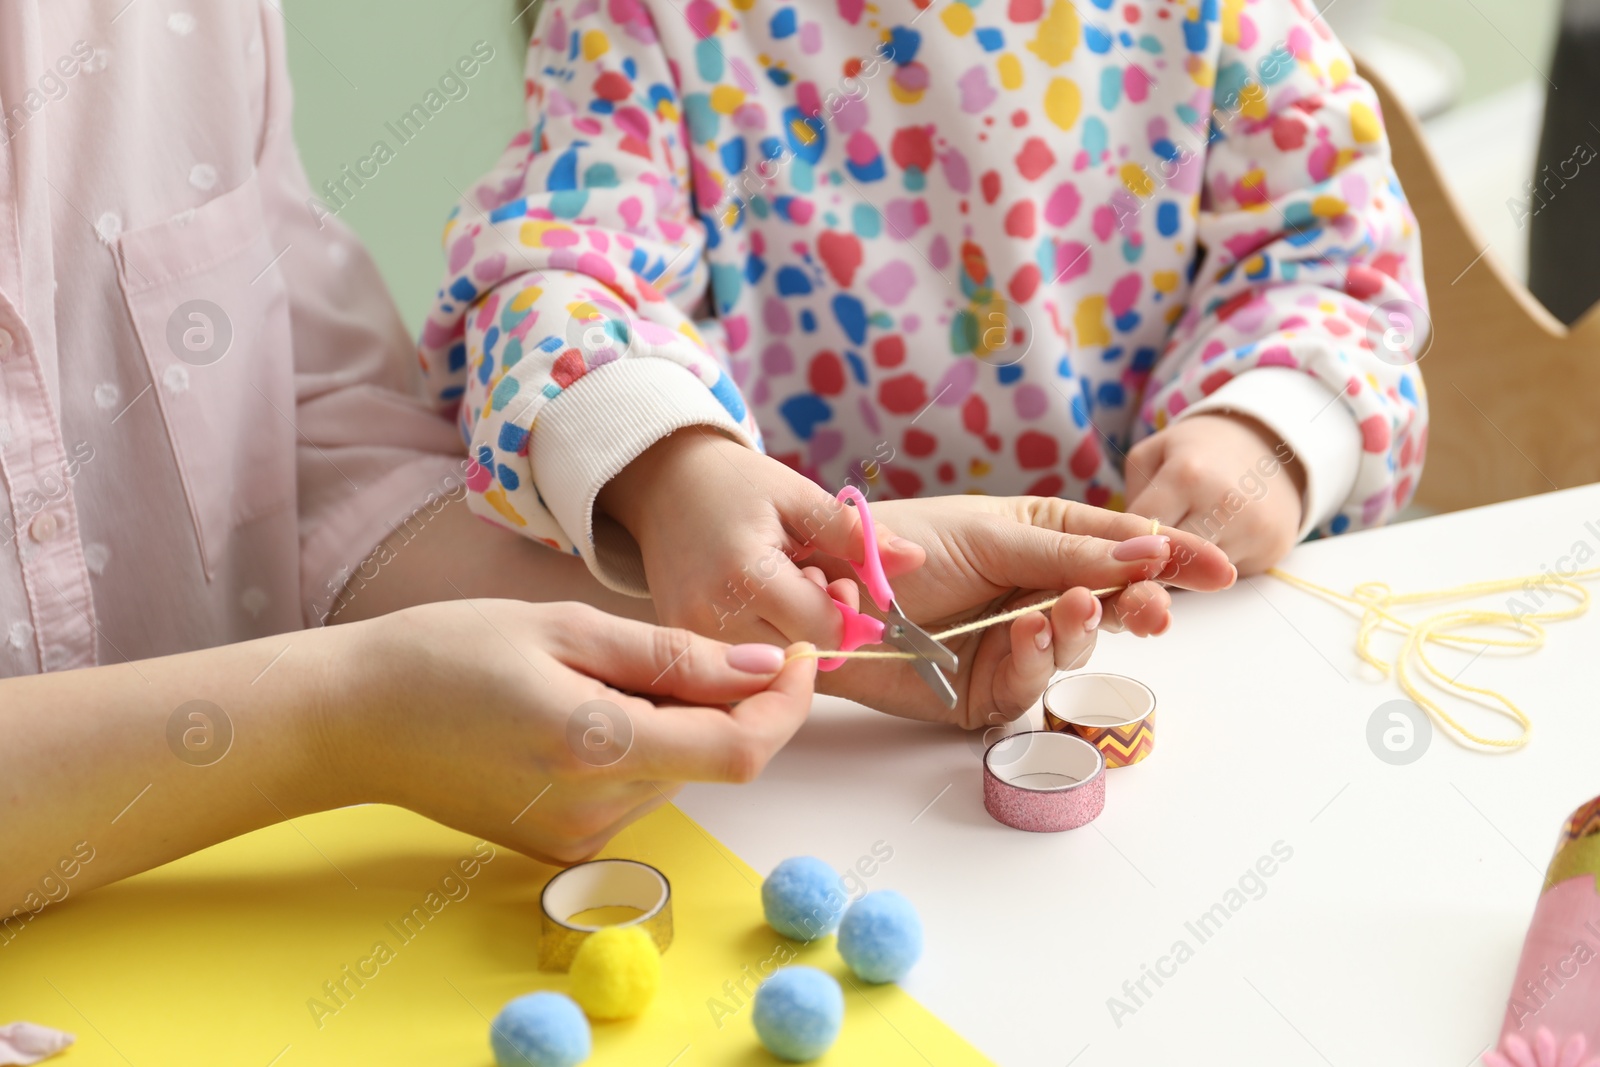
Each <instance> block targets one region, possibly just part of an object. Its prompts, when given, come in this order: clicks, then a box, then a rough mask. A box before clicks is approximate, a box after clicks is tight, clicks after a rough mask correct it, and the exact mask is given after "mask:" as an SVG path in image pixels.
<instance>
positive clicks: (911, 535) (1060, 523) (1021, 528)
mask: <svg viewBox="0 0 1600 1067" xmlns="http://www.w3.org/2000/svg"><path fill="white" fill-rule="evenodd" d="M872 507H873V515H874V517H877V516H882V519H883V521H884V522H885V523H889V524H892V525H893V527H894V528H895V530H896V531H897V532H898V533H899V534H901V535H902V536H903V537H905V538H906V539H908V540H910V541H912V542H914V543H916V544H917V545H919V546H921V550H922V551H923V552H924V553H925V559H924V560H923V562H922V563H921V565H920V566H917V567H914V568H912V569H909V570H907V571H906V572H905V573H904V574H903V575H902V576H901V577H899V578H897V579H896V580H895V582H894V587H895V599H896V601H897V603H898V604H899V606H900V610H901V611H903V612H905V614H906V616H907V617H908V618H910V619H912V620H913V621H915V622H916V623H917V624H918V625H920V626H921V627H922V628H923V629H925V630H928V631H929V632H937V631H940V630H944V629H948V628H950V627H953V626H957V625H960V624H961V623H965V622H969V621H972V620H974V619H978V618H981V617H983V616H987V615H993V614H998V613H1000V612H1003V611H1006V610H1008V609H1010V608H1013V607H1018V606H1021V605H1023V604H1027V603H1030V602H1034V601H1041V600H1046V599H1048V598H1049V597H1051V596H1056V595H1060V594H1062V593H1063V592H1064V593H1065V595H1063V596H1062V597H1061V599H1060V600H1059V601H1058V602H1057V603H1056V605H1055V607H1054V608H1052V609H1051V610H1050V612H1049V613H1048V615H1047V614H1046V613H1044V612H1038V613H1034V614H1029V615H1025V616H1023V617H1022V618H1020V619H1017V620H1016V621H1014V622H1012V623H1010V624H1007V625H1000V626H994V627H990V628H988V629H984V630H979V631H976V632H973V633H969V634H963V635H961V636H958V637H953V638H951V639H950V640H949V641H947V642H946V644H948V645H949V647H950V648H951V649H952V650H953V651H954V652H955V653H956V654H957V655H958V656H960V657H961V671H960V674H959V676H958V677H957V678H956V679H955V680H954V685H955V689H956V692H957V694H958V695H959V697H960V702H959V703H958V704H957V706H956V709H955V711H954V712H946V711H945V709H944V707H943V706H942V705H940V704H939V702H938V701H937V700H935V699H934V697H933V695H932V694H931V693H929V692H928V690H927V688H926V686H924V685H923V683H922V681H921V679H919V678H918V677H917V676H916V674H915V673H914V672H913V670H912V668H911V666H910V665H909V664H904V663H894V662H888V663H885V662H882V661H847V662H846V663H845V665H844V666H843V667H841V668H840V669H839V670H838V671H837V672H835V673H833V674H824V675H822V676H821V681H820V685H821V687H822V688H823V689H824V690H825V691H827V692H829V693H836V694H838V695H841V696H847V697H850V698H851V699H853V700H859V701H861V702H863V703H866V704H870V705H872V706H873V707H876V708H879V709H881V710H883V711H887V712H890V713H892V714H896V715H904V716H906V717H908V718H915V719H936V720H953V721H955V722H958V723H960V724H961V725H963V726H965V727H967V728H969V729H974V728H977V727H982V726H995V725H998V724H1001V723H1004V722H1009V721H1011V720H1012V719H1015V718H1016V717H1018V716H1019V715H1021V714H1022V713H1023V712H1025V711H1027V710H1028V708H1030V707H1032V706H1033V704H1034V702H1036V701H1037V700H1038V699H1039V697H1040V696H1041V695H1042V694H1043V692H1044V688H1045V686H1046V685H1048V684H1049V682H1050V678H1051V676H1052V675H1053V674H1054V673H1055V672H1056V671H1058V670H1066V669H1071V668H1074V667H1078V666H1082V665H1083V664H1084V663H1085V662H1087V660H1088V658H1089V655H1090V653H1091V652H1092V651H1093V649H1094V640H1095V632H1096V631H1097V630H1099V629H1126V630H1129V631H1131V632H1133V633H1136V634H1139V635H1140V636H1147V635H1153V634H1160V633H1164V632H1165V631H1166V629H1167V627H1168V626H1169V625H1170V624H1171V616H1170V615H1169V609H1170V608H1171V605H1172V600H1171V597H1170V596H1169V595H1168V593H1167V590H1166V588H1165V587H1164V586H1166V585H1171V586H1177V587H1179V588H1184V589H1197V590H1214V589H1223V588H1226V587H1227V586H1229V585H1231V584H1232V583H1233V580H1234V578H1235V576H1236V572H1235V571H1234V568H1233V567H1232V565H1231V564H1229V562H1228V560H1227V557H1226V556H1224V555H1223V553H1222V552H1221V551H1220V550H1219V549H1218V548H1217V547H1216V546H1215V545H1212V544H1210V543H1208V542H1207V541H1205V540H1204V539H1202V538H1200V537H1196V536H1194V535H1193V534H1187V533H1184V532H1182V531H1179V530H1173V529H1168V528H1163V529H1162V531H1161V533H1160V534H1159V535H1154V536H1153V535H1151V533H1150V520H1149V519H1146V518H1141V517H1139V516H1137V515H1124V514H1119V513H1116V512H1110V511H1105V510H1102V509H1100V508H1095V507H1091V506H1089V505H1087V504H1079V503H1074V502H1072V501H1067V500H1059V499H1055V498H1045V497H1011V498H1000V497H980V496H951V497H933V498H928V499H923V500H891V501H885V502H883V503H879V504H874V505H872ZM818 564H819V566H818V567H817V568H815V569H814V573H813V575H812V576H813V580H814V581H817V582H822V581H826V580H829V579H837V578H839V577H842V576H843V575H844V574H845V573H848V569H847V568H845V569H843V570H841V569H840V568H839V567H838V566H836V565H835V564H833V563H831V562H824V561H820V560H819V561H818ZM808 570H811V569H808ZM1120 586H1126V587H1127V588H1125V589H1123V590H1122V592H1120V593H1117V594H1115V595H1108V596H1106V597H1104V598H1103V599H1097V598H1095V597H1093V596H1091V595H1090V591H1091V590H1094V589H1107V588H1113V587H1120Z"/></svg>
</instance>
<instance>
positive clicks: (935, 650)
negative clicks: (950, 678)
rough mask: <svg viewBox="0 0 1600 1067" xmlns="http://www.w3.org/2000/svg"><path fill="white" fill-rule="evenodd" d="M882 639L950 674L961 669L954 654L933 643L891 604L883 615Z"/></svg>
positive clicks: (929, 636)
mask: <svg viewBox="0 0 1600 1067" xmlns="http://www.w3.org/2000/svg"><path fill="white" fill-rule="evenodd" d="M883 639H884V641H885V642H886V643H887V644H891V645H893V646H895V647H896V648H899V649H903V650H904V651H906V652H915V653H916V654H917V658H918V659H920V660H922V661H924V662H927V663H932V664H935V665H936V666H939V667H943V668H944V669H945V670H947V671H949V672H950V673H951V674H954V673H955V672H956V671H958V670H960V668H961V660H960V658H959V657H957V656H956V654H955V653H954V652H952V651H950V650H949V649H948V648H946V647H944V646H943V645H941V644H940V643H939V642H937V641H935V640H934V639H933V636H932V635H931V634H929V633H928V632H927V631H926V630H924V629H923V628H922V627H920V626H918V625H917V624H916V623H914V622H912V621H911V620H910V619H908V618H906V617H905V616H904V615H902V614H900V608H899V607H898V606H897V605H895V604H893V603H891V604H890V605H889V610H888V611H887V612H885V613H884V621H883Z"/></svg>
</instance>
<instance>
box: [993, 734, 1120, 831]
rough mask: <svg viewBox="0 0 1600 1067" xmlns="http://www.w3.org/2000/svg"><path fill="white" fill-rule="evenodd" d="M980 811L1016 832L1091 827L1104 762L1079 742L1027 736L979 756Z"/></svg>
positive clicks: (1099, 805) (1098, 807) (1101, 794)
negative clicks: (980, 768)
mask: <svg viewBox="0 0 1600 1067" xmlns="http://www.w3.org/2000/svg"><path fill="white" fill-rule="evenodd" d="M983 806H984V808H985V809H986V810H987V811H988V812H989V814H990V815H992V816H994V817H995V818H996V819H997V820H999V821H1000V822H1003V823H1005V824H1006V825H1007V826H1013V827H1016V828H1017V829H1018V830H1030V831H1032V832H1034V833H1055V832H1057V831H1060V830H1074V829H1076V828H1078V827H1080V826H1083V825H1085V824H1087V823H1090V822H1092V821H1094V818H1095V816H1097V815H1099V814H1100V812H1101V811H1102V810H1104V808H1105V806H1106V760H1105V757H1104V756H1102V755H1101V754H1100V750H1099V749H1098V748H1096V747H1095V746H1094V745H1092V744H1090V743H1089V742H1087V741H1085V740H1084V739H1083V738H1081V737H1075V736H1073V735H1072V734H1061V733H1055V732H1054V731H1051V730H1030V731H1028V732H1025V733H1017V734H1011V735H1009V736H1007V737H1002V738H1001V739H1000V740H998V741H996V742H995V743H994V744H992V745H990V746H989V749H988V751H986V752H985V753H984V754H983Z"/></svg>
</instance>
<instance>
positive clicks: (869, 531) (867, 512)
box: [817, 485, 894, 671]
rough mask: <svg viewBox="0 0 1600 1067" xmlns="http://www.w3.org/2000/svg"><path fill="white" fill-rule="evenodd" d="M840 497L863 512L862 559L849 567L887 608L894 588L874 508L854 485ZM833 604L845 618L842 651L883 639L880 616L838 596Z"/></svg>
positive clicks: (831, 663) (833, 662) (833, 665)
mask: <svg viewBox="0 0 1600 1067" xmlns="http://www.w3.org/2000/svg"><path fill="white" fill-rule="evenodd" d="M838 500H839V502H840V503H841V504H854V505H855V506H856V510H857V511H858V512H860V513H861V535H862V539H863V542H864V544H865V550H864V552H863V554H862V562H860V563H857V562H855V561H854V560H851V561H850V568H851V569H852V570H854V571H855V572H856V577H857V578H858V579H860V581H861V584H862V585H864V586H866V589H867V595H868V596H870V597H871V598H872V602H873V603H874V604H877V605H878V610H880V611H887V610H889V606H890V605H891V604H893V603H894V590H893V589H891V588H890V587H889V578H888V576H887V575H885V574H884V573H883V560H882V559H880V558H879V557H878V537H877V533H876V532H875V531H874V529H873V526H872V509H871V508H869V507H868V506H867V498H866V496H865V495H863V494H862V492H861V490H859V489H857V488H856V487H855V486H853V485H847V486H845V487H844V488H843V489H841V490H839V496H838ZM833 604H834V606H835V607H836V608H838V609H839V615H840V617H841V618H842V619H843V620H844V638H843V640H841V641H840V642H839V649H840V651H842V652H851V651H854V650H855V649H858V648H860V647H861V646H862V645H876V644H878V643H880V642H881V641H882V640H883V621H882V620H881V619H874V618H873V617H872V616H871V615H863V614H861V613H860V612H859V611H856V610H855V609H854V608H852V607H850V605H848V604H846V603H845V602H844V601H842V600H835V601H834V602H833ZM843 665H844V660H842V659H840V658H839V657H837V656H835V657H832V658H830V659H822V660H818V661H817V669H818V670H821V671H831V670H837V669H838V668H839V667H841V666H843Z"/></svg>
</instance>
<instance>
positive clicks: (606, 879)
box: [539, 860, 672, 971]
mask: <svg viewBox="0 0 1600 1067" xmlns="http://www.w3.org/2000/svg"><path fill="white" fill-rule="evenodd" d="M607 907H623V908H633V909H634V910H636V911H638V912H639V914H638V915H637V916H635V917H633V918H631V919H626V920H624V921H622V922H620V923H597V924H589V923H582V922H575V921H573V916H575V915H581V914H583V913H584V912H586V911H590V910H592V909H594V908H607ZM539 910H540V912H541V913H542V914H541V916H540V919H539V969H540V970H541V971H565V970H567V968H569V967H571V966H572V957H573V956H575V955H576V954H577V952H578V946H579V945H581V944H583V942H584V939H585V938H587V937H588V936H589V935H590V934H592V933H594V932H595V931H596V930H600V929H602V928H604V927H605V926H608V925H610V926H642V927H644V929H645V932H646V933H648V934H649V935H650V939H651V940H652V941H654V942H655V943H656V948H658V949H660V950H661V951H662V952H665V951H666V950H667V948H668V946H670V945H671V944H672V885H671V883H669V882H668V881H667V876H666V875H664V874H662V873H661V872H660V871H658V870H656V869H655V868H654V867H652V866H650V865H649V864H648V863H640V862H638V861H637V860H591V861H589V862H588V863H580V864H578V865H577V866H575V867H568V868H567V869H566V870H564V871H562V872H560V873H559V874H557V875H556V876H555V877H554V878H552V879H550V881H549V882H547V883H545V887H544V892H543V893H541V894H539Z"/></svg>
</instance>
